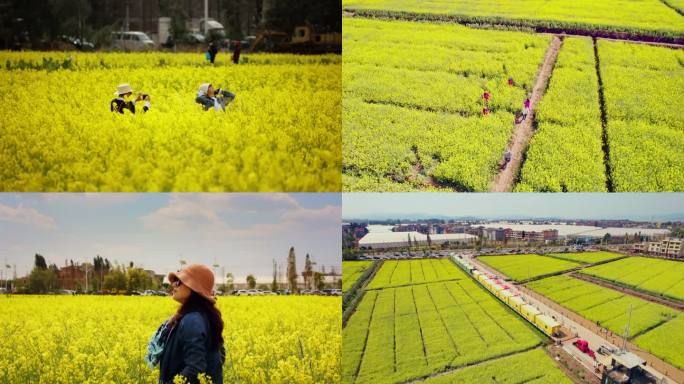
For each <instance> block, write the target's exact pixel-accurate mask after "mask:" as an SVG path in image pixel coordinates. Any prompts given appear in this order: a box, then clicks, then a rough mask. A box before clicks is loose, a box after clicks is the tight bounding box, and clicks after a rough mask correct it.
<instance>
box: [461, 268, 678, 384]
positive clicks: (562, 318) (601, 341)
mask: <svg viewBox="0 0 684 384" xmlns="http://www.w3.org/2000/svg"><path fill="white" fill-rule="evenodd" d="M467 258H468V260H469V261H470V263H471V264H473V265H475V266H476V267H477V268H478V269H480V270H482V271H486V272H489V273H491V274H494V275H498V276H502V275H501V273H499V272H497V271H495V270H494V269H492V268H490V267H488V266H487V265H485V264H484V263H481V262H480V261H478V260H477V259H476V258H472V257H467ZM516 288H518V290H520V292H521V293H522V294H523V296H524V297H525V301H526V302H528V303H531V304H532V305H534V306H535V307H537V308H538V309H539V310H540V311H541V312H543V313H545V314H547V315H549V316H552V317H554V318H555V319H556V321H558V322H559V323H560V324H561V326H563V327H564V328H566V329H569V330H570V331H571V332H572V334H573V335H574V336H576V338H580V339H584V340H586V341H587V342H588V343H589V347H590V348H591V349H592V350H593V351H594V352H596V351H597V350H598V348H599V347H600V346H602V345H605V346H607V347H610V348H615V349H617V348H618V346H616V345H614V344H611V343H610V342H609V341H608V340H606V339H605V338H603V337H602V336H601V335H599V334H596V333H594V332H593V331H591V330H589V329H587V328H585V327H583V326H582V325H580V324H578V323H577V322H575V321H573V320H572V319H570V318H569V317H568V316H566V314H565V313H562V312H559V311H556V310H554V309H552V308H551V307H549V306H547V305H546V304H544V303H543V302H541V301H539V300H537V299H536V298H535V297H533V296H532V295H534V292H531V291H530V290H529V289H527V288H526V287H524V286H516ZM576 338H573V339H571V340H568V341H566V342H564V343H563V349H564V350H565V351H567V352H568V353H569V354H570V355H572V356H573V357H574V358H575V359H576V360H577V361H579V362H581V363H582V364H583V365H584V366H585V367H587V369H588V370H589V371H590V372H593V371H594V360H593V359H592V358H591V357H589V355H587V354H585V353H583V352H582V351H580V350H579V349H577V348H576V347H575V346H574V345H572V342H573V341H574V340H576ZM596 356H597V358H598V359H601V357H600V356H601V355H599V354H598V353H597V354H596ZM646 370H648V371H649V372H650V373H651V374H653V375H654V376H655V377H657V378H661V377H663V376H664V375H663V374H662V373H660V372H658V371H656V370H655V369H653V368H652V367H650V366H646ZM666 380H667V383H669V384H677V382H676V381H674V380H671V379H669V378H667V377H666Z"/></svg>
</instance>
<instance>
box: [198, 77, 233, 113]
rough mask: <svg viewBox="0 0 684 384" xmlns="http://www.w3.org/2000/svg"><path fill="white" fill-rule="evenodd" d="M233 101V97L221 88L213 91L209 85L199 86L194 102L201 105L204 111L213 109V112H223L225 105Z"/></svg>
mask: <svg viewBox="0 0 684 384" xmlns="http://www.w3.org/2000/svg"><path fill="white" fill-rule="evenodd" d="M233 100H235V95H234V94H232V93H230V92H228V91H226V90H223V89H221V88H219V89H215V88H214V86H213V85H212V84H211V83H204V84H202V85H200V87H199V91H198V92H197V97H196V98H195V102H197V103H198V104H202V107H203V108H204V110H205V111H208V110H209V108H214V110H215V111H225V110H226V105H228V103H230V102H231V101H233Z"/></svg>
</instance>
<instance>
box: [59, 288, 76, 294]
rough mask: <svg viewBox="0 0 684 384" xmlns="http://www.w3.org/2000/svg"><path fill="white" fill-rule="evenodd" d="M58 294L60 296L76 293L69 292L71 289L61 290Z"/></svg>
mask: <svg viewBox="0 0 684 384" xmlns="http://www.w3.org/2000/svg"><path fill="white" fill-rule="evenodd" d="M58 293H59V294H60V295H75V294H76V291H74V290H71V289H62V290H60V291H58Z"/></svg>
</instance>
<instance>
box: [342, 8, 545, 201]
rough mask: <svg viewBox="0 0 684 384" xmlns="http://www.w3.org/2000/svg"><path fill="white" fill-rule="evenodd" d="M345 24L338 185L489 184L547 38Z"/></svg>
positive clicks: (421, 25) (418, 25)
mask: <svg viewBox="0 0 684 384" xmlns="http://www.w3.org/2000/svg"><path fill="white" fill-rule="evenodd" d="M343 23H344V25H343V26H344V45H345V50H344V58H343V60H344V65H343V70H342V73H343V74H342V77H343V82H344V84H345V85H344V88H343V135H342V140H343V143H342V146H343V152H344V164H343V188H344V190H345V191H360V190H364V191H373V190H384V191H400V190H401V191H405V190H426V189H443V188H456V189H461V190H468V191H484V190H487V189H488V187H489V184H490V183H491V180H492V179H493V177H494V174H495V173H496V169H497V163H498V162H499V161H500V160H501V159H502V157H503V152H504V150H505V148H506V147H507V143H508V141H509V139H510V136H511V132H512V128H513V126H514V125H513V122H514V116H513V114H514V113H515V112H516V111H518V110H519V109H520V108H521V107H522V102H523V100H524V98H525V96H526V95H527V93H528V92H529V91H530V89H531V88H532V84H533V83H534V81H535V78H536V73H537V71H538V68H539V65H540V63H541V62H542V60H543V58H544V54H545V51H546V48H547V46H548V44H549V41H550V37H548V36H541V35H534V34H529V33H519V32H508V31H485V30H478V29H472V28H467V27H463V26H459V25H435V24H424V23H410V22H392V21H377V20H364V19H349V18H345V19H344V21H343ZM509 78H512V79H513V81H514V85H513V86H509V85H508V79H509ZM485 91H488V92H489V93H490V94H491V98H490V100H489V102H487V103H485V102H484V101H483V99H482V95H483V93H484V92H485ZM485 107H487V108H488V109H489V111H490V113H489V115H488V116H483V114H482V110H483V108H485Z"/></svg>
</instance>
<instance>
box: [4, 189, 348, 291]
mask: <svg viewBox="0 0 684 384" xmlns="http://www.w3.org/2000/svg"><path fill="white" fill-rule="evenodd" d="M340 200H341V198H340V194H336V193H308V194H307V193H297V194H276V193H251V194H250V193H225V194H211V193H207V194H194V193H188V194H164V193H142V194H131V193H122V194H116V193H105V194H69V193H55V194H31V193H21V194H11V193H3V194H0V262H2V263H3V264H4V262H5V260H7V262H8V263H10V264H16V265H17V273H18V275H23V274H25V273H26V272H28V271H29V270H30V269H31V268H32V264H33V259H34V254H35V253H40V254H42V255H43V256H45V257H46V259H47V260H48V262H49V263H55V264H57V265H58V266H62V265H64V262H65V260H70V259H73V260H74V261H75V262H77V261H79V262H82V261H86V260H89V261H92V258H93V257H94V256H95V255H97V254H99V255H101V256H103V257H106V258H108V259H109V260H110V261H118V262H119V263H122V264H128V262H130V261H133V262H134V263H136V264H137V265H141V266H142V267H144V268H146V269H153V270H155V271H157V272H158V273H167V272H170V271H172V270H176V269H177V268H178V265H179V263H178V262H179V260H180V259H184V260H186V261H188V262H189V263H193V262H194V263H203V264H208V265H211V264H214V261H216V263H217V264H219V265H220V266H222V267H224V268H225V271H226V272H231V273H233V274H234V275H235V276H236V280H239V281H242V280H243V278H244V276H246V275H247V274H250V273H251V274H254V275H256V276H257V277H263V278H264V279H269V278H270V276H271V273H272V261H271V260H272V259H274V258H275V259H276V261H278V262H282V263H284V262H285V259H286V257H287V253H288V250H289V248H290V246H294V247H295V252H296V254H297V264H298V270H299V271H301V269H302V268H303V263H304V257H305V255H306V253H309V254H311V256H312V257H313V258H314V261H316V262H317V263H318V264H319V265H326V266H335V267H337V268H339V266H340V264H341V263H340V260H341V250H340V248H341V236H340V214H341V201H340ZM217 272H219V273H220V268H219V270H218V271H217Z"/></svg>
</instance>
